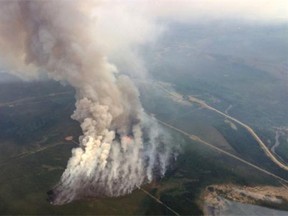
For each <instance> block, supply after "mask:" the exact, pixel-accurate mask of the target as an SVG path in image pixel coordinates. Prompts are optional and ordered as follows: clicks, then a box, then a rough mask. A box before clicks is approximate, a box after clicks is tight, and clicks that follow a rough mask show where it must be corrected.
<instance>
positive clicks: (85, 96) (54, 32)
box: [0, 0, 171, 204]
mask: <svg viewBox="0 0 288 216" xmlns="http://www.w3.org/2000/svg"><path fill="white" fill-rule="evenodd" d="M92 3H93V4H94V5H95V2H91V1H84V3H83V1H82V3H81V1H29V0H25V1H21V0H20V1H14V0H10V1H1V2H0V4H1V9H0V34H1V36H0V48H1V53H2V60H3V62H6V63H7V65H9V67H10V68H12V69H13V70H14V73H16V74H18V75H19V76H22V77H35V76H37V74H39V73H47V75H48V76H49V77H50V78H52V79H54V80H57V81H64V82H68V83H69V84H70V85H71V86H73V87H74V88H75V90H76V110H75V111H74V113H73V115H72V118H73V119H75V120H76V121H78V122H79V123H80V125H81V128H82V131H83V135H82V136H80V137H79V143H80V146H79V147H78V148H75V149H73V150H72V156H71V158H70V160H69V161H68V164H67V168H66V170H65V171H64V173H63V175H62V177H61V179H60V181H59V183H58V184H57V185H56V186H55V188H54V189H53V194H51V199H52V202H53V203H54V204H64V203H68V202H71V201H72V200H75V199H79V198H82V197H85V196H121V195H124V194H127V193H130V192H132V191H133V190H134V189H135V188H136V187H137V186H140V185H141V184H143V183H146V182H150V181H151V180H152V179H153V178H154V177H155V174H157V175H160V176H163V175H164V173H165V170H166V168H167V165H168V162H169V159H170V157H171V147H170V146H169V145H167V143H168V142H169V140H168V139H169V138H167V136H166V135H164V133H163V131H162V130H161V129H160V128H159V127H158V125H157V123H156V122H155V121H154V120H153V119H152V118H151V117H149V116H148V115H147V114H145V112H144V111H143V108H142V106H141V104H140V102H139V93H138V91H137V89H136V88H135V86H134V84H133V82H132V81H131V80H130V79H129V77H127V76H124V75H119V74H117V69H116V67H115V66H113V65H112V64H111V63H109V62H108V60H107V57H106V56H105V53H104V52H103V49H102V48H101V43H102V41H103V40H104V39H103V38H102V39H101V41H100V42H99V41H98V40H97V37H95V32H94V31H93V29H95V28H94V25H95V20H96V25H97V14H96V16H93V17H94V18H93V17H92V16H90V14H91V13H90V11H89V10H90V8H91V7H90V6H91V4H92ZM97 4H98V3H97V2H96V7H97Z"/></svg>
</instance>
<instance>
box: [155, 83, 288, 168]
mask: <svg viewBox="0 0 288 216" xmlns="http://www.w3.org/2000/svg"><path fill="white" fill-rule="evenodd" d="M156 85H157V86H158V87H160V88H161V89H162V90H163V91H164V92H166V93H167V94H169V95H170V96H172V97H175V94H173V93H172V92H171V91H169V90H168V89H166V88H165V87H163V86H162V85H160V84H158V83H156ZM182 98H183V96H182ZM187 101H189V102H190V103H197V104H199V105H200V107H202V108H206V109H209V110H211V111H213V112H216V113H218V114H220V115H222V116H224V117H225V118H227V119H230V120H232V121H233V122H236V123H237V124H239V125H241V126H242V127H244V128H245V129H246V130H247V131H248V132H249V133H250V134H251V135H252V136H253V137H254V139H255V140H256V141H257V143H258V144H259V146H260V147H261V149H262V150H263V151H264V153H265V154H266V155H267V156H268V157H269V158H270V159H271V161H273V162H274V163H275V164H276V165H278V166H279V167H280V168H282V169H284V170H286V171H288V166H287V165H286V164H285V163H283V162H282V161H279V160H278V158H276V157H275V156H274V154H273V153H272V152H271V151H270V150H269V149H268V148H267V146H266V145H265V144H264V142H263V141H262V140H261V139H260V137H259V136H258V135H257V134H256V133H255V131H254V130H253V129H252V128H251V127H250V126H248V125H247V124H244V123H243V122H241V121H239V120H238V119H235V118H233V117H232V116H230V115H228V114H225V113H223V112H221V111H220V110H218V109H215V108H214V107H211V106H209V105H208V104H207V103H205V102H204V101H202V100H200V99H198V98H196V97H192V96H189V99H188V100H187Z"/></svg>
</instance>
